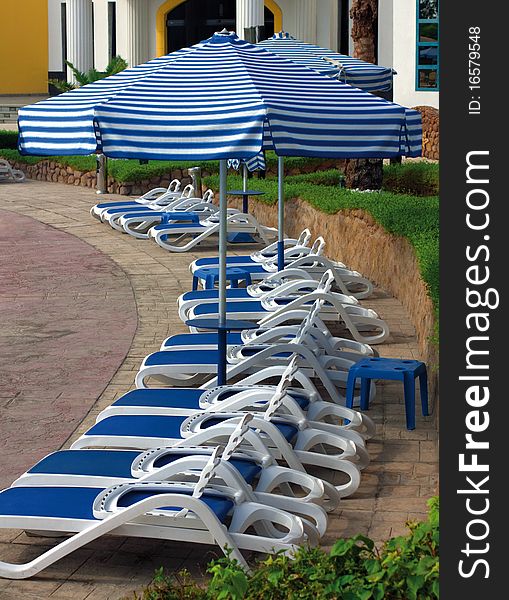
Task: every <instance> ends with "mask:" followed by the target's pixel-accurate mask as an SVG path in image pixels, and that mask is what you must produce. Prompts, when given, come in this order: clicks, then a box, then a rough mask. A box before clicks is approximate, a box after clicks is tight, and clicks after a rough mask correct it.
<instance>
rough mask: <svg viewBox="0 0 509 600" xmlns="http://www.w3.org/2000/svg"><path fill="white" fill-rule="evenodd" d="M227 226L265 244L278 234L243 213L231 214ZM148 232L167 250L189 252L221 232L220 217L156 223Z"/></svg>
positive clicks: (230, 229) (230, 230)
mask: <svg viewBox="0 0 509 600" xmlns="http://www.w3.org/2000/svg"><path fill="white" fill-rule="evenodd" d="M227 228H228V233H249V234H251V235H253V236H255V237H257V238H258V239H259V240H261V241H262V242H263V243H265V244H268V243H269V242H270V241H271V240H273V239H274V238H275V237H276V235H277V230H276V229H274V228H272V227H266V226H265V225H261V224H260V223H258V221H257V220H256V219H255V218H254V217H253V216H252V215H248V214H243V213H234V214H229V215H228V217H227ZM148 233H149V237H151V238H152V239H153V240H154V241H155V242H156V243H157V244H159V246H161V248H164V249H165V250H170V251H171V252H187V250H190V249H191V248H194V246H196V245H198V244H200V243H201V242H203V241H205V240H206V239H208V238H209V237H211V236H216V235H218V234H219V219H218V217H217V216H215V215H213V216H211V217H209V218H208V219H205V220H204V221H201V222H200V224H198V225H197V224H194V225H188V224H186V223H174V224H171V223H170V224H167V225H166V224H163V225H156V226H155V227H152V228H151V229H150V230H149V232H148ZM257 241H258V240H257Z"/></svg>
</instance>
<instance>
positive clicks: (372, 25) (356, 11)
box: [345, 0, 383, 190]
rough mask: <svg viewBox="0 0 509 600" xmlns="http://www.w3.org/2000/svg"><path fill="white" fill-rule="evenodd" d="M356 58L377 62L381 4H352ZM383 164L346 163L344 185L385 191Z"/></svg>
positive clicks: (368, 0)
mask: <svg viewBox="0 0 509 600" xmlns="http://www.w3.org/2000/svg"><path fill="white" fill-rule="evenodd" d="M350 18H351V19H352V40H353V55H354V57H355V58H359V59H361V60H365V61H366V62H370V63H374V62H376V48H375V44H376V32H377V22H378V0H353V2H352V8H351V10H350ZM382 174H383V163H382V161H381V160H380V159H365V158H361V159H349V160H347V161H346V168H345V185H346V187H347V188H350V189H361V190H367V189H370V190H379V189H380V188H381V187H382Z"/></svg>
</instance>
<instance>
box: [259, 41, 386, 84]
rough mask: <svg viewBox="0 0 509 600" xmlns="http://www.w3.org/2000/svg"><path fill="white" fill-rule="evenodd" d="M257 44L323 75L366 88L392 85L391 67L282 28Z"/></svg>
mask: <svg viewBox="0 0 509 600" xmlns="http://www.w3.org/2000/svg"><path fill="white" fill-rule="evenodd" d="M258 46H262V48H266V49H267V50H270V51H271V52H274V53H275V54H278V55H279V56H283V57H284V58H287V59H288V60H292V61H293V62H295V63H297V64H299V65H303V66H305V67H308V68H310V69H313V70H314V71H317V72H318V73H321V74H322V75H328V76H329V77H336V78H338V79H339V80H340V81H342V82H343V83H348V84H349V85H353V86H354V87H358V88H361V89H363V90H366V91H368V92H377V91H378V92H384V91H387V90H390V89H392V78H393V75H394V74H395V73H396V72H395V71H394V70H393V69H391V68H389V67H381V66H379V65H373V64H371V63H368V62H365V61H363V60H359V59H358V58H352V57H351V56H346V55H345V54H339V53H338V52H333V51H332V50H329V49H328V48H321V47H320V46H315V45H314V44H307V43H306V42H302V41H300V40H297V39H295V38H294V37H292V36H291V35H290V34H289V33H286V32H284V31H280V32H279V33H275V34H274V35H273V36H272V37H271V38H269V39H268V40H264V41H263V42H259V43H258Z"/></svg>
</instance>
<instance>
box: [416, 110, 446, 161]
mask: <svg viewBox="0 0 509 600" xmlns="http://www.w3.org/2000/svg"><path fill="white" fill-rule="evenodd" d="M414 110H418V111H419V112H420V113H421V115H422V155H423V156H424V157H425V158H431V159H432V160H440V117H439V112H438V109H436V108H434V107H432V106H414Z"/></svg>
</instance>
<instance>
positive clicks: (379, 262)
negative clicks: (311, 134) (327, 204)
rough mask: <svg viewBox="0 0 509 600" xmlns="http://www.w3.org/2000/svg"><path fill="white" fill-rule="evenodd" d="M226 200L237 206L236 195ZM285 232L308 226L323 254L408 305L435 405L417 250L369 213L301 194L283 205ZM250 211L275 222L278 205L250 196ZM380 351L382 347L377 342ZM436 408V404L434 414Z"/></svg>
mask: <svg viewBox="0 0 509 600" xmlns="http://www.w3.org/2000/svg"><path fill="white" fill-rule="evenodd" d="M229 206H232V207H235V208H240V206H241V201H240V200H232V201H230V202H229ZM285 210H286V227H285V233H286V234H287V235H289V236H292V237H297V236H298V234H299V233H300V232H301V231H302V230H303V229H305V228H306V227H308V228H309V229H310V230H311V232H313V233H314V234H316V235H318V234H320V235H322V236H323V237H324V239H325V240H326V243H327V245H326V248H325V252H326V254H327V256H329V257H330V258H333V259H335V260H339V261H341V262H344V263H345V264H347V265H348V266H349V267H351V268H352V269H355V270H358V271H359V272H361V273H362V274H363V275H365V276H366V277H368V278H369V279H370V280H371V281H373V283H375V284H376V285H377V286H379V287H381V288H382V289H384V290H386V291H388V292H389V293H390V294H391V295H392V296H394V297H396V298H398V300H400V301H401V303H402V304H403V305H404V307H405V308H406V309H407V310H408V312H409V314H410V316H411V319H412V323H413V325H414V327H415V330H416V334H417V339H418V342H419V353H420V356H419V359H420V360H423V361H425V362H426V363H427V365H428V370H429V386H430V403H431V406H432V408H437V407H438V403H437V401H436V398H437V395H438V370H437V369H438V352H437V348H436V347H435V345H434V344H432V343H431V337H432V336H433V334H434V330H435V318H434V310H433V304H432V302H431V299H430V297H429V294H428V291H427V287H426V284H425V283H424V281H423V280H422V278H421V275H420V271H419V265H418V264H417V259H416V256H415V252H414V249H413V247H412V246H411V245H410V243H409V242H408V241H407V240H406V239H405V238H402V237H398V236H395V235H392V234H389V233H387V231H385V229H384V228H383V227H382V226H381V225H379V224H378V223H377V222H376V221H375V220H374V219H373V217H371V215H369V214H368V213H366V212H364V211H362V210H348V211H341V212H339V213H337V214H335V215H325V214H324V213H322V212H320V211H317V210H315V209H314V208H313V207H312V206H311V205H310V204H308V203H307V202H304V201H302V200H290V201H288V202H287V203H286V205H285ZM250 212H251V213H252V214H253V215H254V216H255V217H256V218H257V219H258V220H259V221H260V222H261V223H264V224H265V225H268V226H270V227H276V226H277V207H276V206H268V205H267V204H264V203H263V202H257V201H256V200H253V201H251V202H250ZM381 350H382V353H383V348H381ZM437 412H438V411H437V410H435V414H436V413H437Z"/></svg>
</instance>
